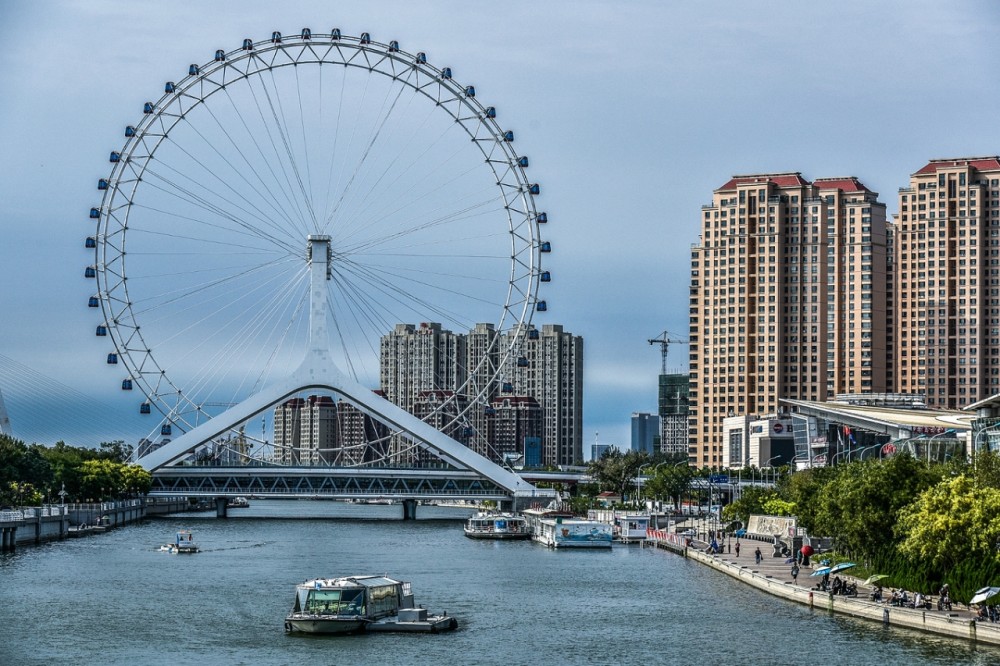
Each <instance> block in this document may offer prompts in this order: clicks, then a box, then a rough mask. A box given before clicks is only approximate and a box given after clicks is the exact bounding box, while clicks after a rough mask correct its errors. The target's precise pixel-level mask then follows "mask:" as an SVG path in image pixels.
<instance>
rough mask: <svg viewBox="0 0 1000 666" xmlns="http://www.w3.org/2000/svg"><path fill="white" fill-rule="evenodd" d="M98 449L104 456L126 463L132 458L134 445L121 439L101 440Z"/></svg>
mask: <svg viewBox="0 0 1000 666" xmlns="http://www.w3.org/2000/svg"><path fill="white" fill-rule="evenodd" d="M98 449H99V450H100V456H101V457H102V458H107V459H108V460H113V461H114V462H120V463H125V462H128V461H129V460H131V459H132V451H133V447H132V445H131V444H126V443H125V442H124V440H121V439H116V440H115V441H113V442H101V444H100V446H99V447H98Z"/></svg>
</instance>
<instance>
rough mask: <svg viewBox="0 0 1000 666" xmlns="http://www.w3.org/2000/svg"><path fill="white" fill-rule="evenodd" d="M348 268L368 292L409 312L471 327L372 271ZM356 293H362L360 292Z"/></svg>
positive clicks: (464, 296)
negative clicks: (383, 297) (376, 294)
mask: <svg viewBox="0 0 1000 666" xmlns="http://www.w3.org/2000/svg"><path fill="white" fill-rule="evenodd" d="M348 266H349V267H350V268H351V269H353V270H352V271H351V272H352V274H353V275H354V277H355V278H356V279H358V280H360V281H363V282H364V283H366V284H367V285H368V287H369V289H370V290H372V291H375V292H377V293H380V294H382V295H383V296H385V297H387V298H389V299H390V300H391V301H392V302H395V303H397V304H398V305H401V306H404V307H406V308H407V309H408V310H409V311H411V312H417V313H421V314H424V315H427V314H431V315H434V316H437V317H441V318H444V319H445V320H446V321H448V322H450V323H454V324H459V325H462V326H465V327H471V326H472V323H473V322H471V321H469V320H468V319H467V318H463V317H461V316H460V315H459V314H458V313H456V312H454V311H452V310H449V309H448V308H446V307H444V306H443V305H442V304H439V303H435V302H433V301H430V300H428V299H427V298H426V297H425V296H424V295H422V294H417V293H416V292H413V291H410V290H407V289H404V288H403V287H402V286H401V285H399V284H397V283H395V282H393V281H391V280H388V279H386V278H385V277H384V276H381V275H379V274H377V273H375V272H374V271H372V270H368V269H366V268H364V267H361V266H357V265H353V264H348ZM421 286H426V287H428V288H431V289H433V290H434V291H435V292H436V293H441V292H445V293H449V294H450V295H452V296H456V297H460V298H462V299H463V300H467V301H469V300H471V301H479V302H482V303H488V304H490V305H493V303H491V302H490V301H486V300H483V299H477V298H474V297H470V296H469V294H466V293H463V292H461V291H459V290H457V289H446V288H443V287H441V286H440V285H433V284H427V283H424V284H421ZM358 291H359V292H361V293H364V292H363V291H362V290H358Z"/></svg>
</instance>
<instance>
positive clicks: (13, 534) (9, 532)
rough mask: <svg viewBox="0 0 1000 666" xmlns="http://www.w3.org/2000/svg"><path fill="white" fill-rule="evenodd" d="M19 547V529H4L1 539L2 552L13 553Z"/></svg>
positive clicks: (0, 549)
mask: <svg viewBox="0 0 1000 666" xmlns="http://www.w3.org/2000/svg"><path fill="white" fill-rule="evenodd" d="M16 547H17V528H16V527H4V528H2V538H0V552H3V553H13V552H14V549H15V548H16Z"/></svg>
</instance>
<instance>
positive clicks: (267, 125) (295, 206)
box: [247, 76, 310, 235]
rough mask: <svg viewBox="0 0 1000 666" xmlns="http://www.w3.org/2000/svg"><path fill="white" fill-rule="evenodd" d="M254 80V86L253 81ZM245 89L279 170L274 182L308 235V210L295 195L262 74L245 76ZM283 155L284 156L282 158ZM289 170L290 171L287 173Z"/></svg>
mask: <svg viewBox="0 0 1000 666" xmlns="http://www.w3.org/2000/svg"><path fill="white" fill-rule="evenodd" d="M255 82H256V84H257V85H256V86H255V85H254V83H255ZM258 88H259V89H260V91H261V93H263V96H264V98H265V100H266V101H267V102H268V107H269V109H270V111H271V113H270V114H266V113H265V112H264V106H263V105H262V104H261V100H260V94H259V93H258V90H257V89H258ZM247 91H248V92H249V94H250V96H251V98H252V99H253V103H254V108H255V109H256V111H257V117H258V118H259V119H260V124H261V130H262V131H263V133H264V135H265V136H267V139H268V142H269V143H270V144H271V151H272V152H273V153H274V159H273V161H274V162H275V163H276V164H277V165H278V167H279V170H280V172H281V178H280V179H279V178H277V177H275V182H277V183H282V181H283V183H282V190H283V191H284V192H285V196H286V198H287V199H288V201H289V208H290V209H291V210H294V211H295V213H296V216H297V221H296V223H295V227H296V228H297V229H298V230H299V231H300V233H302V234H303V235H308V233H309V228H310V227H309V223H308V222H307V221H306V220H307V218H308V211H307V210H303V208H302V205H303V203H304V202H303V201H302V197H300V196H296V195H295V190H296V187H295V185H293V184H292V179H293V176H294V175H295V173H294V172H295V166H294V163H292V161H291V160H290V159H289V158H288V157H287V153H288V151H287V147H288V146H287V143H285V142H284V140H283V134H282V132H281V124H280V121H279V120H278V119H277V117H276V112H275V110H274V105H273V103H272V102H271V96H270V93H269V91H268V90H267V85H266V84H265V83H264V78H263V76H254V77H248V78H247ZM275 132H277V133H278V134H279V137H281V138H282V142H281V143H282V147H283V148H284V150H282V149H279V146H278V144H279V141H277V140H276V139H275V136H274V135H275ZM283 155H285V158H284V159H283ZM270 161H271V160H268V159H265V162H270ZM289 170H291V171H292V173H291V174H290V173H289Z"/></svg>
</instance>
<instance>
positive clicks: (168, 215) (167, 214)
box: [133, 174, 294, 253]
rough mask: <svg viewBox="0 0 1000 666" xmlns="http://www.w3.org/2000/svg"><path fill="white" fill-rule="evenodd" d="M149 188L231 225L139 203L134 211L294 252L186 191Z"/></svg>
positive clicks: (260, 231)
mask: <svg viewBox="0 0 1000 666" xmlns="http://www.w3.org/2000/svg"><path fill="white" fill-rule="evenodd" d="M154 175H155V174H154ZM150 187H151V188H153V189H157V190H159V191H161V192H163V193H164V194H166V195H167V196H170V197H173V198H176V199H179V200H181V201H185V202H187V203H190V204H193V205H195V206H197V207H199V208H202V209H203V210H205V211H206V212H208V213H210V214H213V215H216V216H218V217H220V218H222V220H224V221H226V222H231V223H232V224H219V223H216V222H209V221H208V220H206V219H203V218H198V217H191V216H190V215H182V214H180V213H179V212H178V211H176V210H165V209H163V208H157V207H154V206H149V205H145V204H139V203H135V204H133V206H134V207H135V208H136V209H140V210H148V211H150V212H154V213H159V214H160V215H163V216H164V218H165V219H169V220H171V221H172V222H176V221H177V220H184V221H187V222H194V223H196V224H198V225H199V226H201V227H203V230H204V229H217V230H221V231H225V232H236V233H240V234H244V235H245V236H246V237H247V238H255V239H258V240H265V241H268V244H270V245H275V246H278V247H281V248H282V249H284V250H285V251H286V252H288V253H292V252H293V251H294V250H293V248H292V246H291V245H290V244H289V243H288V241H287V240H285V239H283V238H280V237H278V236H273V235H271V234H269V233H267V232H266V231H264V230H262V229H260V227H256V226H254V225H252V224H250V223H248V222H246V221H245V218H239V217H236V216H234V215H232V214H230V213H227V212H226V211H224V210H221V209H219V208H217V207H215V206H213V205H211V204H209V203H207V202H203V201H202V200H201V199H200V198H198V197H196V196H195V195H193V194H191V195H188V196H185V192H186V191H185V190H183V189H182V188H177V187H176V186H175V189H176V190H177V192H173V191H170V190H168V189H166V188H162V187H159V186H157V185H155V184H150ZM135 227H136V228H141V227H138V225H135ZM206 240H208V239H206Z"/></svg>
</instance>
